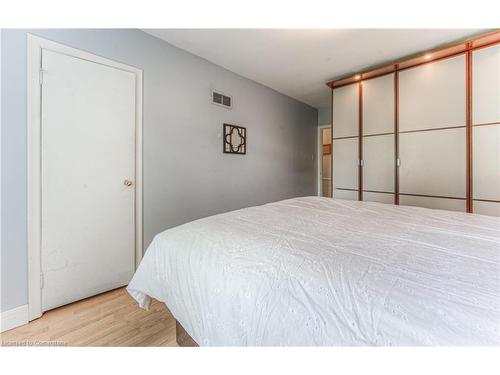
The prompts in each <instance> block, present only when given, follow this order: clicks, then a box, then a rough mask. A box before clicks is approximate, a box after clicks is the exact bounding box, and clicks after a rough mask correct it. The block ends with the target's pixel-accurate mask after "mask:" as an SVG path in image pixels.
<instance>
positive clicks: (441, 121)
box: [399, 55, 466, 131]
mask: <svg viewBox="0 0 500 375" xmlns="http://www.w3.org/2000/svg"><path fill="white" fill-rule="evenodd" d="M465 83H466V79H465V55H459V56H456V57H452V58H448V59H444V60H439V61H436V62H432V63H428V64H423V65H420V66H417V67H415V68H411V69H407V70H403V71H401V72H400V73H399V130H400V131H407V130H419V129H431V128H443V127H451V126H461V125H465V96H466V89H465Z"/></svg>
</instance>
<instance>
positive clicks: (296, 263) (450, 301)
mask: <svg viewBox="0 0 500 375" xmlns="http://www.w3.org/2000/svg"><path fill="white" fill-rule="evenodd" d="M127 289H128V291H129V293H130V294H131V295H132V296H133V297H134V298H135V299H136V300H137V302H138V303H139V305H140V306H141V307H142V308H148V306H149V303H150V301H151V298H155V299H157V300H160V301H163V302H164V303H165V304H166V305H167V307H168V308H169V309H170V311H171V312H172V314H173V315H174V317H175V318H176V320H177V322H178V323H177V324H178V327H177V328H178V330H177V332H178V335H179V334H185V336H186V337H185V339H186V340H188V341H189V340H191V341H189V342H190V343H191V344H192V345H200V346H340V345H342V346H365V345H370V346H393V345H398V346H401V345H404V346H407V345H412V346H413V345H500V219H499V218H495V217H488V216H482V215H473V214H467V213H458V212H451V211H442V210H431V209H426V208H418V207H407V206H395V205H388V204H381V203H371V202H358V201H346V200H338V199H331V198H322V197H301V198H294V199H288V200H284V201H279V202H275V203H270V204H266V205H262V206H256V207H250V208H245V209H242V210H237V211H232V212H228V213H225V214H220V215H216V216H211V217H207V218H204V219H200V220H196V221H193V222H190V223H187V224H184V225H181V226H178V227H175V228H172V229H169V230H166V231H164V232H162V233H160V234H158V235H157V236H156V237H155V238H154V240H153V241H152V243H151V245H150V246H149V248H148V250H147V251H146V253H145V256H144V258H143V260H142V262H141V264H140V266H139V267H138V269H137V271H136V273H135V275H134V277H133V279H132V281H131V282H130V284H129V286H128V288H127Z"/></svg>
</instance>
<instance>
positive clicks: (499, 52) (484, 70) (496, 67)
mask: <svg viewBox="0 0 500 375" xmlns="http://www.w3.org/2000/svg"><path fill="white" fill-rule="evenodd" d="M498 121H500V45H496V46H492V47H487V48H482V49H479V50H476V51H473V52H472V124H484V123H489V122H498Z"/></svg>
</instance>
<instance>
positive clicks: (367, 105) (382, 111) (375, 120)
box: [362, 74, 394, 135]
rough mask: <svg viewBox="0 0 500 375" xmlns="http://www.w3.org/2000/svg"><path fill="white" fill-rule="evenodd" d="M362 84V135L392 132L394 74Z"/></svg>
mask: <svg viewBox="0 0 500 375" xmlns="http://www.w3.org/2000/svg"><path fill="white" fill-rule="evenodd" d="M362 84H363V135H370V134H381V133H394V74H389V75H386V76H382V77H378V78H373V79H369V80H367V81H363V83H362Z"/></svg>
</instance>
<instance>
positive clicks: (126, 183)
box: [123, 180, 132, 186]
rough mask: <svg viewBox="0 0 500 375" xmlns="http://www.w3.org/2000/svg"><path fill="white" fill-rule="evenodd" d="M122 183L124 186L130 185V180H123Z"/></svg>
mask: <svg viewBox="0 0 500 375" xmlns="http://www.w3.org/2000/svg"><path fill="white" fill-rule="evenodd" d="M123 185H125V186H132V181H130V180H125V181H123Z"/></svg>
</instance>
